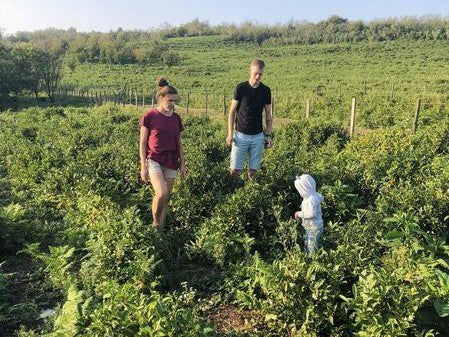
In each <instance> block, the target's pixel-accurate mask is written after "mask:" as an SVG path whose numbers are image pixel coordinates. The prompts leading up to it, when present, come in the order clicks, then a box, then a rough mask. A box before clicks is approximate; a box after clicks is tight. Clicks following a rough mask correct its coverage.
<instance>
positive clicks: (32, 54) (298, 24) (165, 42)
mask: <svg viewBox="0 0 449 337" xmlns="http://www.w3.org/2000/svg"><path fill="white" fill-rule="evenodd" d="M212 35H220V36H224V37H225V40H226V41H228V42H229V43H231V44H232V43H254V44H258V45H262V44H278V45H284V44H316V43H340V42H358V41H390V40H397V39H413V40H449V18H442V17H439V16H427V17H421V18H416V17H404V18H399V19H385V20H375V21H371V22H363V21H349V20H348V19H346V18H343V17H340V16H336V15H334V16H331V17H329V18H328V19H326V20H323V21H320V22H317V23H310V22H307V21H293V20H291V21H289V22H287V23H285V24H277V25H259V24H253V23H251V22H247V23H243V24H241V25H234V24H221V25H211V24H209V22H207V21H200V20H198V19H195V20H193V21H192V22H189V23H185V24H182V25H180V26H177V27H172V26H169V25H165V26H163V27H159V28H158V29H155V30H151V31H144V30H132V31H126V30H123V29H121V28H118V29H117V30H111V31H109V32H107V33H101V32H90V33H82V32H77V31H76V29H75V28H69V29H67V30H62V29H55V28H49V29H45V30H38V31H34V32H17V33H16V34H14V35H12V36H3V37H2V36H1V30H0V99H1V101H2V102H4V101H5V99H7V98H8V99H9V98H10V97H11V96H12V97H17V96H18V94H19V93H21V92H22V91H24V90H28V91H30V92H32V93H34V95H35V97H36V99H38V93H39V92H40V91H45V92H46V93H47V95H48V97H49V99H50V100H53V99H54V92H55V90H56V88H57V86H58V83H59V81H60V80H61V76H62V65H63V62H64V64H65V65H66V67H67V69H68V70H69V71H74V69H75V68H76V66H77V65H78V64H81V63H85V62H89V63H106V64H130V63H143V64H151V65H163V66H168V67H170V66H174V65H176V64H178V63H179V61H180V56H179V54H178V53H177V52H176V51H175V50H173V48H172V46H173V44H171V43H170V41H169V38H174V37H191V36H212ZM0 105H2V104H1V102H0Z"/></svg>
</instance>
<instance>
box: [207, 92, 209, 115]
mask: <svg viewBox="0 0 449 337" xmlns="http://www.w3.org/2000/svg"><path fill="white" fill-rule="evenodd" d="M208 98H209V97H208V94H207V90H206V116H207V103H208Z"/></svg>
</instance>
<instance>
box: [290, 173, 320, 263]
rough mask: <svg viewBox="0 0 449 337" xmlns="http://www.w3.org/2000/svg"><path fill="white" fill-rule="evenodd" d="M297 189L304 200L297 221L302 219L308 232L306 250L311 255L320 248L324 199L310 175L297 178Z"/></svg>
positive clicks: (297, 214)
mask: <svg viewBox="0 0 449 337" xmlns="http://www.w3.org/2000/svg"><path fill="white" fill-rule="evenodd" d="M295 187H296V189H297V190H298V192H299V194H300V195H301V197H302V198H303V201H302V203H301V210H300V211H298V212H296V213H295V219H296V220H299V219H302V226H303V227H304V229H305V230H306V233H305V245H306V249H307V252H308V253H309V254H311V253H313V252H314V251H315V249H316V248H318V240H319V238H320V236H321V234H322V233H323V218H322V217H321V203H322V202H323V197H322V196H321V194H319V193H318V192H317V191H316V184H315V180H314V179H313V178H312V176H310V175H308V174H302V175H301V176H296V179H295Z"/></svg>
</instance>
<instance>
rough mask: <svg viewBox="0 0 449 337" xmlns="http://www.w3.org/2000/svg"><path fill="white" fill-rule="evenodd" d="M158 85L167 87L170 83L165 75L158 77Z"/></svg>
mask: <svg viewBox="0 0 449 337" xmlns="http://www.w3.org/2000/svg"><path fill="white" fill-rule="evenodd" d="M156 85H157V86H158V87H159V88H162V87H165V86H167V85H168V81H167V80H166V79H165V78H163V77H158V78H157V80H156Z"/></svg>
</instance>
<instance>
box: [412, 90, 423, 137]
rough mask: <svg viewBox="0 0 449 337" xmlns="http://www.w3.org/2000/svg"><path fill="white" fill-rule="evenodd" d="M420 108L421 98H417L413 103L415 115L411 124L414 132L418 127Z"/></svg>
mask: <svg viewBox="0 0 449 337" xmlns="http://www.w3.org/2000/svg"><path fill="white" fill-rule="evenodd" d="M420 109H421V99H420V98H418V99H417V100H416V105H415V117H414V118H413V125H412V131H413V132H416V129H417V128H418V119H419V110H420Z"/></svg>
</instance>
